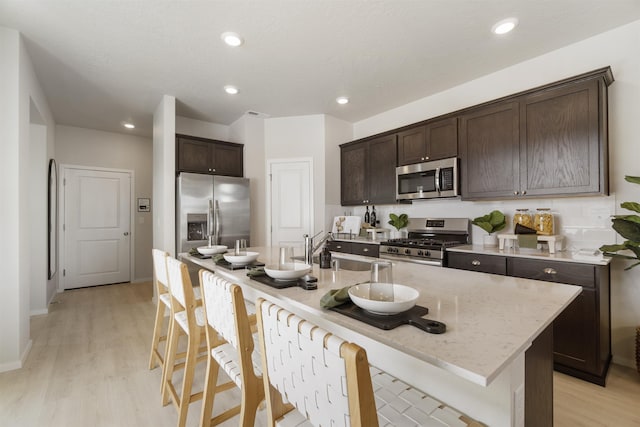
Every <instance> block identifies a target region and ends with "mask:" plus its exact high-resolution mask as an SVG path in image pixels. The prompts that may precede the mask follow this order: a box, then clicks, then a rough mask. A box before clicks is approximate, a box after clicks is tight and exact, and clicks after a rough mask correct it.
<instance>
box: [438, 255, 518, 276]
mask: <svg viewBox="0 0 640 427" xmlns="http://www.w3.org/2000/svg"><path fill="white" fill-rule="evenodd" d="M447 267H449V268H457V269H459V270H469V271H478V272H481V273H493V274H502V275H505V274H507V259H506V257H503V256H493V255H481V254H468V253H460V252H447Z"/></svg>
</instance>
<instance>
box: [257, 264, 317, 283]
mask: <svg viewBox="0 0 640 427" xmlns="http://www.w3.org/2000/svg"><path fill="white" fill-rule="evenodd" d="M310 270H311V266H310V265H309V264H304V263H298V262H296V263H295V264H294V266H293V270H278V269H277V268H269V267H265V268H264V272H265V273H267V276H269V277H272V278H274V279H276V280H295V279H299V278H301V277H302V276H304V275H305V274H307V273H308V272H309V271H310Z"/></svg>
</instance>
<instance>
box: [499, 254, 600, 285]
mask: <svg viewBox="0 0 640 427" xmlns="http://www.w3.org/2000/svg"><path fill="white" fill-rule="evenodd" d="M507 269H508V272H509V275H510V276H515V277H524V278H525V279H535V280H546V281H547V282H557V283H567V284H569V285H579V286H584V287H589V288H595V286H596V278H595V269H596V266H594V265H589V264H576V263H569V262H558V261H544V260H533V259H523V258H510V259H509V261H508V263H507Z"/></svg>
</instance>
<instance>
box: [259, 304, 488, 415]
mask: <svg viewBox="0 0 640 427" xmlns="http://www.w3.org/2000/svg"><path fill="white" fill-rule="evenodd" d="M257 308H258V313H257V314H258V333H259V336H260V345H261V351H262V354H263V359H262V360H263V362H262V363H263V381H264V383H265V398H266V402H267V414H268V417H270V418H271V420H270V421H273V422H275V424H276V425H278V426H283V427H291V426H296V427H302V426H305V427H306V426H310V427H311V426H318V425H322V426H325V425H327V426H336V427H337V426H340V427H342V426H345V427H347V426H362V427H375V426H378V425H380V426H389V427H391V426H393V427H404V426H421V427H424V426H438V427H445V426H449V427H462V426H481V425H482V424H480V423H477V422H476V421H474V420H472V419H470V418H468V417H466V416H464V415H463V414H461V413H459V412H457V411H455V410H453V409H451V408H449V407H448V406H447V405H445V404H443V403H442V402H439V401H438V400H436V399H434V398H432V397H430V396H428V395H426V394H425V393H422V392H420V391H419V390H416V389H414V388H412V387H410V386H409V385H407V384H405V383H403V382H401V381H399V380H398V379H396V378H394V377H392V376H391V375H389V374H387V373H385V372H383V371H381V370H379V369H376V368H373V367H370V366H369V364H368V361H367V356H366V351H365V350H364V349H363V348H361V347H359V346H358V345H356V344H353V343H349V342H347V341H344V340H342V339H341V338H339V337H336V336H335V335H333V334H331V333H329V332H327V331H325V330H323V329H321V328H319V327H317V326H315V325H314V324H312V323H311V322H309V321H306V320H304V319H302V318H300V317H298V316H296V315H294V314H292V313H290V312H288V311H287V310H285V309H283V308H281V307H279V306H278V305H276V304H274V303H272V302H269V301H265V300H262V299H261V300H258V305H257ZM295 409H297V410H295ZM268 422H269V421H268Z"/></svg>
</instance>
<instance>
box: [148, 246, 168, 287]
mask: <svg viewBox="0 0 640 427" xmlns="http://www.w3.org/2000/svg"><path fill="white" fill-rule="evenodd" d="M151 254H152V255H153V272H154V273H155V276H156V286H158V285H160V286H162V289H164V290H163V292H167V291H168V289H167V288H168V286H169V285H168V283H169V279H168V277H167V257H168V256H169V254H168V253H167V252H165V251H161V250H160V249H152V250H151Z"/></svg>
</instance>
